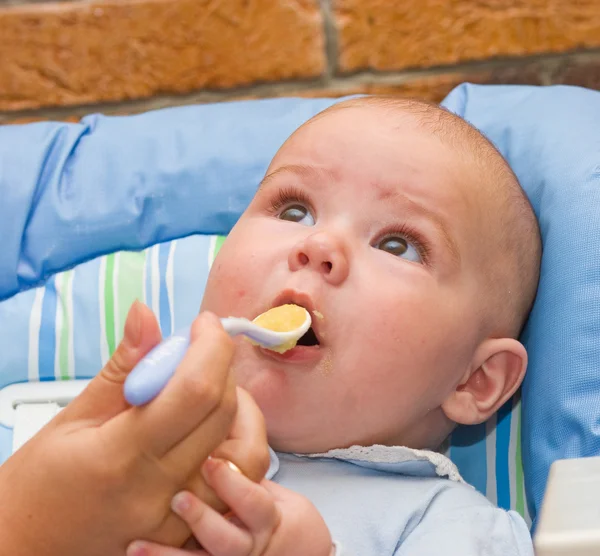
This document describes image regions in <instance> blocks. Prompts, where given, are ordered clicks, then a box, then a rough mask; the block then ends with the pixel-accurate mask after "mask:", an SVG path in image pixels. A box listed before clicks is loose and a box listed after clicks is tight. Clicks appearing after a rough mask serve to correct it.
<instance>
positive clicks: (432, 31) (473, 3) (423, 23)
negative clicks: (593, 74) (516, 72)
mask: <svg viewBox="0 0 600 556" xmlns="http://www.w3.org/2000/svg"><path fill="white" fill-rule="evenodd" d="M332 3H333V6H332V7H333V13H334V18H335V23H336V26H337V28H338V35H339V36H338V46H339V60H338V66H339V70H340V71H341V72H351V71H357V70H361V69H366V68H372V69H377V70H394V69H402V68H407V67H429V66H436V65H444V64H453V63H457V62H463V61H468V60H482V59H486V58H490V57H496V56H520V55H525V54H536V53H543V52H563V51H567V50H572V49H577V48H585V47H596V46H600V0H578V1H577V2H571V1H567V0H453V1H448V0H420V1H419V2H416V1H415V0H394V1H390V0H369V1H366V0H332Z"/></svg>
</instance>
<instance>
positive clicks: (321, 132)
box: [202, 107, 485, 452]
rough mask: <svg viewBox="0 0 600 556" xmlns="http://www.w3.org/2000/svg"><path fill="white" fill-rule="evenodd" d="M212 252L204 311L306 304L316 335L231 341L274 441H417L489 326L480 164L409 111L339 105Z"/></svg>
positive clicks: (285, 156)
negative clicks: (281, 344)
mask: <svg viewBox="0 0 600 556" xmlns="http://www.w3.org/2000/svg"><path fill="white" fill-rule="evenodd" d="M267 174H268V176H267V178H266V179H265V181H264V182H263V185H262V186H261V188H260V190H259V191H258V193H257V195H256V197H255V198H254V200H253V201H252V203H251V205H250V207H249V208H248V210H247V211H246V212H245V213H244V215H243V216H242V217H241V219H240V220H239V222H238V224H237V225H236V226H235V228H234V229H233V231H232V232H231V234H230V236H229V238H228V239H227V241H226V242H225V245H224V246H223V247H222V249H221V251H220V253H219V255H218V257H217V260H216V261H215V263H214V265H213V268H212V271H211V274H210V277H209V280H208V284H207V289H206V295H205V298H204V302H203V307H202V308H203V309H206V310H210V311H213V312H215V313H216V314H217V315H219V316H243V317H247V318H250V319H252V318H254V317H255V316H257V315H258V314H259V313H262V312H264V311H266V310H268V309H269V308H271V307H273V306H276V305H281V304H283V303H296V304H298V305H302V306H304V307H306V308H307V309H309V310H310V311H311V312H313V324H314V329H315V332H316V336H317V338H318V341H319V345H317V346H301V347H298V348H296V349H294V350H292V351H290V352H288V353H287V354H284V355H279V354H276V353H273V352H269V351H266V350H263V349H260V348H257V347H254V346H252V345H251V344H250V343H248V342H247V341H245V340H244V339H237V340H236V341H237V342H238V347H237V350H236V356H235V359H234V371H235V374H236V378H237V380H238V382H239V384H240V385H241V386H242V387H244V388H246V389H247V390H249V391H250V393H251V394H252V395H253V396H254V398H255V400H256V401H257V403H258V404H259V406H260V407H261V409H262V411H263V412H264V415H265V418H266V422H267V428H268V432H269V440H270V442H271V444H272V446H274V447H275V448H276V449H279V450H283V451H292V452H319V451H325V450H327V449H330V448H335V447H345V446H349V445H352V444H362V445H370V444H374V443H380V444H408V445H413V446H415V447H419V446H427V445H428V443H429V441H430V440H431V430H430V429H431V427H432V426H433V427H435V426H438V425H439V423H440V415H441V409H439V407H440V404H441V403H442V402H443V401H444V400H445V399H446V397H447V396H448V395H449V394H450V393H451V392H452V391H453V390H454V389H455V388H456V386H457V385H458V384H459V382H460V381H461V378H462V377H463V375H464V373H465V372H467V371H468V370H469V368H470V365H471V361H472V357H473V353H474V350H475V348H476V347H477V345H478V344H479V342H481V340H482V339H483V336H482V335H483V332H482V330H481V328H482V327H481V326H480V324H481V322H482V318H483V317H482V315H481V314H480V313H481V310H480V307H481V296H483V295H485V292H484V291H482V288H481V285H480V282H481V280H480V279H479V277H478V274H479V273H478V265H479V264H480V261H481V253H482V249H484V247H485V246H484V244H483V239H482V231H481V230H483V229H484V228H485V223H484V222H482V220H483V218H482V215H481V205H480V202H481V200H480V199H479V198H478V197H479V195H478V193H477V176H476V175H475V172H474V171H473V170H471V169H470V168H469V167H468V165H467V163H466V162H463V161H462V159H461V157H460V156H458V155H457V154H456V153H455V152H454V151H453V150H452V149H451V148H449V147H447V146H445V145H444V144H442V143H441V142H440V141H439V140H438V139H437V138H436V137H435V136H434V135H432V134H431V133H429V132H427V131H425V130H424V129H423V128H420V127H419V126H418V124H416V123H415V122H414V121H413V119H412V118H411V117H410V116H407V117H406V118H404V117H402V118H392V119H390V117H389V114H388V113H386V112H385V111H383V110H380V109H378V108H372V107H370V108H360V107H352V108H345V109H342V110H338V111H333V112H330V113H328V114H326V115H325V116H323V117H321V118H319V119H317V120H315V121H313V122H311V123H309V124H308V125H307V126H305V127H303V128H301V129H300V130H299V131H298V132H297V133H296V134H295V135H294V136H292V138H291V139H290V140H289V141H288V142H287V143H286V144H285V145H284V146H283V147H282V149H281V150H280V151H279V153H278V154H277V155H276V156H275V158H274V160H273V161H272V163H271V166H270V168H269V170H268V173H267Z"/></svg>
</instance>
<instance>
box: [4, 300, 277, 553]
mask: <svg viewBox="0 0 600 556" xmlns="http://www.w3.org/2000/svg"><path fill="white" fill-rule="evenodd" d="M160 339H161V336H160V331H159V328H158V324H157V323H156V319H155V318H154V316H153V314H152V313H151V312H150V310H149V309H148V308H146V307H145V306H144V305H142V304H140V303H136V304H135V305H134V306H133V307H132V309H131V311H130V313H129V316H128V319H127V322H126V325H125V334H124V339H123V341H122V342H121V344H120V345H119V347H118V348H117V350H116V351H115V353H114V354H113V357H112V358H111V360H110V361H109V362H108V363H107V365H106V366H105V367H104V368H103V369H102V371H101V372H100V373H99V374H98V375H97V376H96V377H95V378H94V379H93V380H92V381H91V383H90V384H89V386H88V388H86V390H85V391H84V392H83V393H82V394H81V395H80V396H79V397H78V398H77V399H75V400H73V402H71V403H70V404H69V405H68V406H67V407H66V408H65V409H64V410H63V411H62V412H61V413H59V415H57V417H55V418H54V419H53V420H52V421H51V422H50V423H49V424H48V425H47V426H46V427H44V428H43V429H42V430H41V431H40V432H39V433H38V434H37V435H35V436H34V437H33V438H32V439H31V440H30V441H29V442H27V443H26V444H25V445H24V446H23V447H22V448H21V449H20V450H18V451H17V452H16V453H15V454H13V456H12V457H10V458H9V459H8V460H7V461H6V462H5V463H4V464H3V465H2V466H0V492H1V493H2V504H1V505H0V538H2V543H1V545H0V554H2V555H4V554H7V555H8V554H10V555H11V556H16V555H21V554H23V555H27V556H30V555H32V554H35V555H36V556H46V555H48V556H50V555H52V556H54V555H57V554H60V555H61V556H75V555H76V556H81V555H82V554H86V556H96V555H97V556H100V555H102V556H106V555H111V556H117V555H119V554H124V553H125V550H126V547H127V545H128V544H129V542H131V541H132V540H133V539H139V538H144V539H150V540H154V541H157V542H161V543H164V544H168V545H173V546H180V545H181V544H182V543H183V542H184V541H185V539H186V538H188V536H189V528H188V526H187V525H186V524H185V523H184V522H183V521H182V520H181V519H180V518H179V517H177V516H176V515H175V514H174V513H172V512H171V510H170V501H171V499H172V497H173V495H174V494H175V493H176V492H177V491H178V490H180V489H181V488H182V486H186V487H187V488H191V490H193V491H194V492H196V493H198V494H199V495H200V496H201V497H203V492H204V491H203V489H202V488H201V486H200V485H201V484H202V482H201V481H199V480H198V476H199V474H200V468H201V466H202V463H203V462H204V461H205V460H206V458H207V457H208V456H209V455H210V454H211V453H212V452H213V451H214V450H215V449H216V448H217V447H218V446H220V445H221V444H222V443H223V441H224V439H226V438H228V437H229V441H228V442H229V443H228V444H227V443H226V444H224V445H223V446H224V448H223V447H222V448H221V449H222V450H225V453H228V457H229V459H231V460H233V461H235V463H236V465H238V466H239V467H241V468H243V469H244V470H245V472H246V473H250V476H254V477H255V478H257V479H260V478H261V477H260V476H259V475H260V474H261V473H263V472H264V469H265V465H266V464H265V461H264V453H262V452H261V450H257V449H254V451H253V452H252V451H251V452H250V456H252V455H253V454H254V455H256V454H262V455H260V456H259V458H258V461H257V462H255V463H250V464H248V463H245V462H246V458H245V457H244V456H243V454H241V453H240V447H241V446H242V447H243V441H242V440H241V439H239V438H238V437H237V436H236V434H235V433H236V430H235V427H234V429H232V428H231V427H232V422H233V420H234V417H235V414H236V406H237V400H236V389H235V385H234V382H233V379H232V377H231V376H230V372H229V367H230V361H231V356H232V353H233V344H232V342H231V340H230V338H229V337H228V336H227V334H226V333H225V332H224V331H223V329H222V327H221V325H220V322H219V321H218V319H217V318H216V317H214V316H213V315H211V314H201V315H200V316H199V317H198V318H197V319H196V320H195V322H194V324H193V325H192V330H191V342H190V347H189V349H188V351H187V353H186V355H185V357H184V359H183V361H182V362H181V364H180V365H179V367H178V369H177V372H176V373H175V375H174V377H173V378H172V380H171V381H170V382H169V383H168V385H167V386H166V387H165V389H164V390H163V391H162V392H161V393H160V394H159V395H158V396H157V397H156V398H155V399H154V400H153V401H152V402H150V403H149V404H147V405H145V406H143V407H131V406H129V405H128V404H127V402H126V401H125V399H124V396H123V382H124V380H125V378H126V376H127V374H128V373H129V372H130V371H131V370H132V369H133V367H134V366H135V365H136V364H137V363H138V362H139V361H140V359H141V358H142V357H143V356H144V355H145V354H146V353H147V352H148V351H149V350H150V349H151V348H152V347H154V346H155V345H156V344H157V343H158V342H159V341H160ZM248 426H249V427H250V428H251V429H252V426H251V425H248ZM261 426H262V424H261V423H260V421H259V423H258V426H257V427H255V428H254V429H252V431H251V434H250V435H249V436H250V437H252V435H253V434H254V438H253V439H252V445H254V444H255V442H254V440H255V438H257V437H262V435H263V434H264V433H263V429H261ZM237 428H238V429H240V428H244V425H242V424H241V423H238V424H237ZM230 433H231V434H230ZM228 435H229V436H228ZM228 450H229V452H228ZM212 502H213V503H214V500H212Z"/></svg>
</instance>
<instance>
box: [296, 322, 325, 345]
mask: <svg viewBox="0 0 600 556" xmlns="http://www.w3.org/2000/svg"><path fill="white" fill-rule="evenodd" d="M296 345H297V346H318V345H320V342H319V338H317V335H316V334H315V331H314V330H313V327H312V326H311V327H310V328H309V329H308V330H307V331H306V333H305V334H304V336H302V337H301V338H300V339H299V340H298V343H297V344H296Z"/></svg>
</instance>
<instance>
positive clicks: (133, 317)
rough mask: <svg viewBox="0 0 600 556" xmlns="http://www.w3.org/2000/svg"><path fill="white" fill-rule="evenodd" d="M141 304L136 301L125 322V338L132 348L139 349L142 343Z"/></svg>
mask: <svg viewBox="0 0 600 556" xmlns="http://www.w3.org/2000/svg"><path fill="white" fill-rule="evenodd" d="M140 309H141V303H140V302H139V301H138V300H137V299H136V300H135V301H134V302H133V305H131V308H130V309H129V313H128V314H127V319H126V320H125V330H124V333H125V338H127V342H128V343H129V345H130V346H132V347H137V346H138V345H139V344H140V342H141V341H142V319H141V314H140Z"/></svg>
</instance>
